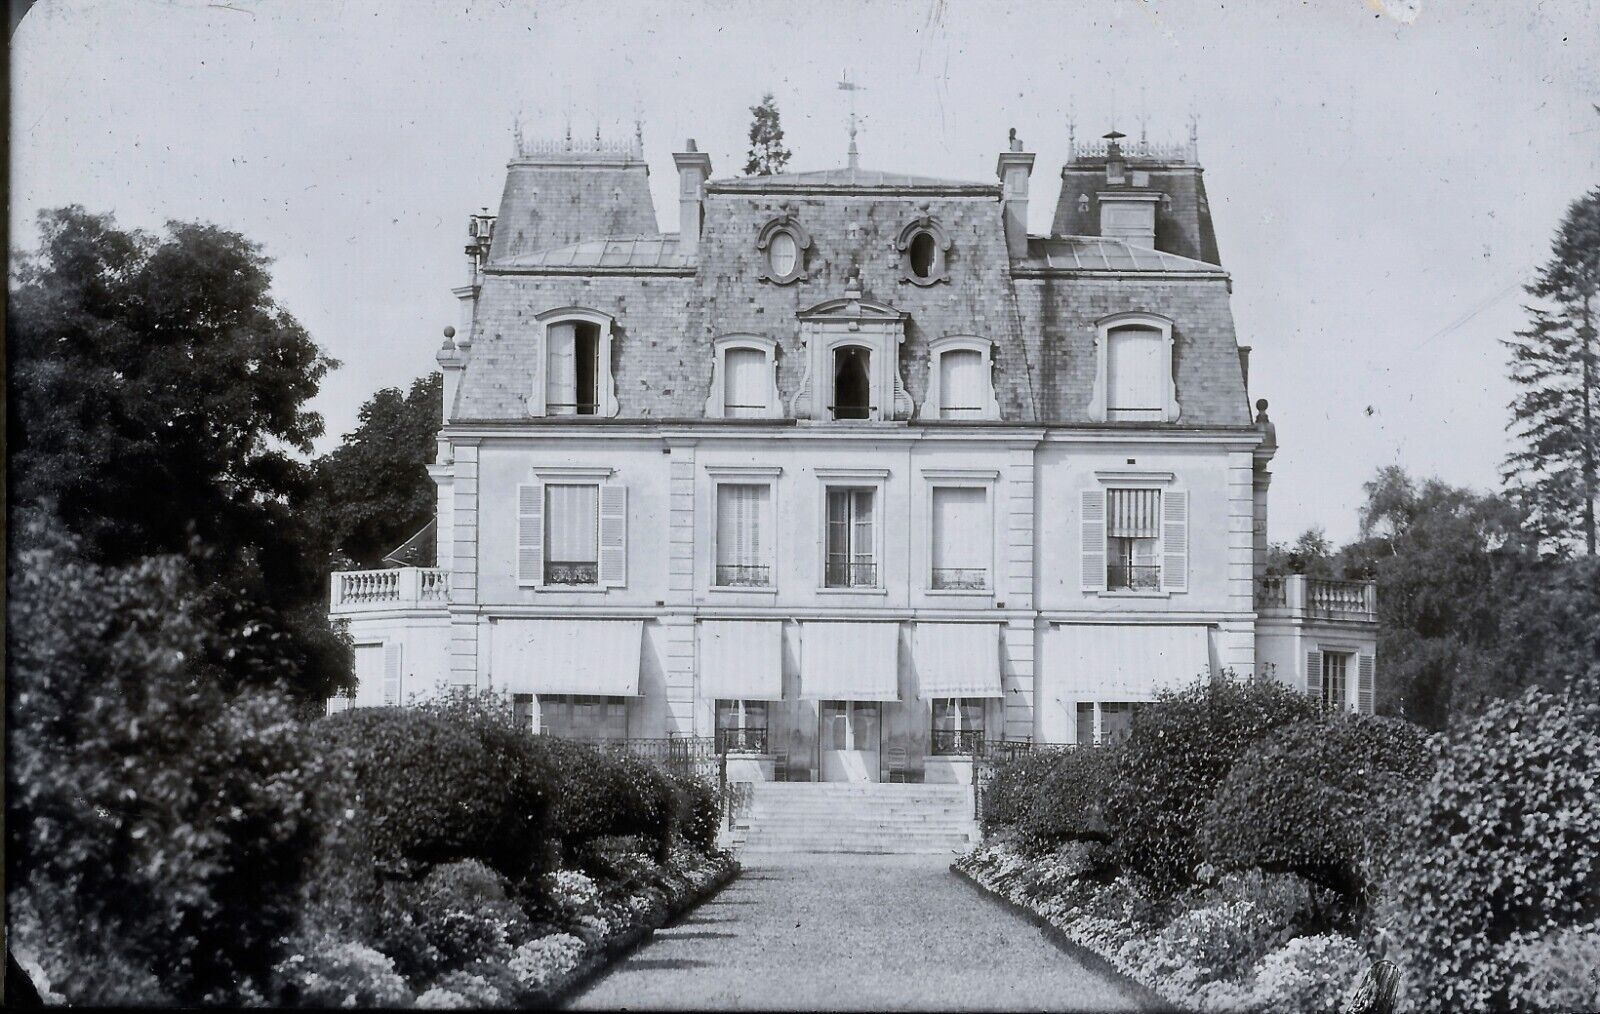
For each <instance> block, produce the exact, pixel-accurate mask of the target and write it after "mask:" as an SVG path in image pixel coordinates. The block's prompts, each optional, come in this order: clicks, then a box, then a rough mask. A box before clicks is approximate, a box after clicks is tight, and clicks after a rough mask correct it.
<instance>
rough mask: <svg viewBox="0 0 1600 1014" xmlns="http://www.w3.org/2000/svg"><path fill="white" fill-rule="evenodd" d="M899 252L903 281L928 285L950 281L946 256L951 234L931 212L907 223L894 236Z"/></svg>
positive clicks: (895, 245)
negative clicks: (898, 233) (897, 234)
mask: <svg viewBox="0 0 1600 1014" xmlns="http://www.w3.org/2000/svg"><path fill="white" fill-rule="evenodd" d="M894 248H895V249H896V250H898V251H900V280H901V281H902V282H910V283H911V284H913V285H920V286H928V285H934V284H937V283H939V282H948V281H949V280H950V270H949V266H948V265H947V264H946V263H945V257H946V255H947V254H948V253H949V251H950V235H949V234H948V233H946V232H945V231H944V227H943V226H942V225H940V224H939V220H938V219H936V218H934V217H933V216H932V215H926V214H924V215H922V216H921V217H919V218H914V219H912V220H911V221H909V222H907V223H906V226H905V228H904V229H901V230H900V235H899V236H897V237H895V241H894Z"/></svg>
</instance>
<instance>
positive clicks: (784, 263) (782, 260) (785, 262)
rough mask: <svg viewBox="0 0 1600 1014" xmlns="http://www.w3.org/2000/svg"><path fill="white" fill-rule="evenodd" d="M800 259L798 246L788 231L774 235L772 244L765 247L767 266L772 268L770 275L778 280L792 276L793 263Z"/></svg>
mask: <svg viewBox="0 0 1600 1014" xmlns="http://www.w3.org/2000/svg"><path fill="white" fill-rule="evenodd" d="M799 259H800V244H799V243H796V242H795V239H794V234H793V233H791V232H788V231H784V232H779V233H775V234H774V235H773V237H772V242H771V243H769V244H768V245H767V264H768V266H770V267H771V268H772V274H773V275H774V276H775V277H778V278H787V277H789V276H790V275H792V274H794V266H795V263H796V262H797V261H798V260H799Z"/></svg>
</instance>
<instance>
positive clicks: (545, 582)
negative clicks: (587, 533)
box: [540, 476, 602, 591]
mask: <svg viewBox="0 0 1600 1014" xmlns="http://www.w3.org/2000/svg"><path fill="white" fill-rule="evenodd" d="M601 485H602V482H601V481H600V480H596V479H586V478H571V477H567V476H562V477H558V478H555V479H552V480H550V481H547V482H541V483H540V487H541V489H540V495H541V496H543V497H544V530H543V531H542V532H541V533H540V538H541V539H543V540H544V551H543V553H542V554H541V556H542V561H543V562H542V566H543V569H544V573H543V574H542V575H541V576H540V585H541V586H542V587H545V588H559V589H561V590H563V591H565V590H568V589H577V590H587V589H590V588H598V587H602V585H601V584H600V487H601ZM554 487H573V488H577V489H593V490H594V580H593V581H570V582H569V581H552V580H551V579H550V567H551V565H552V564H553V563H564V564H585V563H588V561H587V560H559V561H553V560H551V559H550V530H551V527H552V526H551V524H550V515H551V511H550V490H551V489H552V488H554Z"/></svg>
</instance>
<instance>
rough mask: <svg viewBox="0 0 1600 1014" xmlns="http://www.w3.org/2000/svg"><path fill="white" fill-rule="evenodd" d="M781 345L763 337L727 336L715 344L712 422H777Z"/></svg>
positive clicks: (708, 407)
mask: <svg viewBox="0 0 1600 1014" xmlns="http://www.w3.org/2000/svg"><path fill="white" fill-rule="evenodd" d="M777 350H778V343H777V342H775V341H773V340H772V339H771V338H766V337H763V336H761V335H751V334H741V335H724V336H723V337H721V338H718V339H717V340H716V341H715V342H714V343H713V353H712V361H711V362H712V365H711V396H710V397H708V398H707V399H706V417H707V418H709V419H778V418H782V416H783V406H782V403H781V402H780V401H779V400H778V385H777V381H776V376H777V374H776V371H775V370H774V368H773V367H774V357H775V356H776V355H777Z"/></svg>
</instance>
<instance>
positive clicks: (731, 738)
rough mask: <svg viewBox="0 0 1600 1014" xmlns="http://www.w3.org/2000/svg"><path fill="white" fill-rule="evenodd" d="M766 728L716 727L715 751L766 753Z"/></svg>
mask: <svg viewBox="0 0 1600 1014" xmlns="http://www.w3.org/2000/svg"><path fill="white" fill-rule="evenodd" d="M766 752H767V730H766V729H761V728H754V727H752V728H745V729H718V730H717V753H766Z"/></svg>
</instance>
